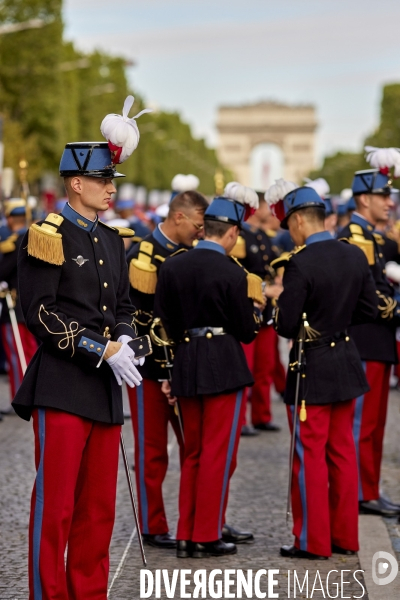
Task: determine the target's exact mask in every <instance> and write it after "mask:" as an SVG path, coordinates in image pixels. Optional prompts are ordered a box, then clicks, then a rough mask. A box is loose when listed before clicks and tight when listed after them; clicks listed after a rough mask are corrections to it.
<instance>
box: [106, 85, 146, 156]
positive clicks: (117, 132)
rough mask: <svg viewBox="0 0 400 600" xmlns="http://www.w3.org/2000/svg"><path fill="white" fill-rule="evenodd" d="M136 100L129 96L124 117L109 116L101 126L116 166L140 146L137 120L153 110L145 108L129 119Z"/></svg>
mask: <svg viewBox="0 0 400 600" xmlns="http://www.w3.org/2000/svg"><path fill="white" fill-rule="evenodd" d="M134 100H135V99H134V97H133V96H128V97H127V98H126V100H125V102H124V108H123V110H122V115H115V114H111V115H107V116H106V117H104V119H103V121H102V123H101V125H100V131H101V133H102V134H103V135H104V137H105V138H106V140H107V141H108V146H109V148H110V150H111V156H112V162H113V164H114V165H116V164H119V163H122V162H124V161H125V160H126V159H127V158H129V157H130V155H131V154H132V152H134V151H135V150H136V148H137V146H138V144H139V139H140V133H139V129H138V126H137V124H136V121H135V119H137V118H138V117H140V115H143V114H144V113H148V112H152V110H151V108H145V109H144V110H142V111H140V113H138V114H137V115H135V116H134V117H132V118H129V117H128V114H129V111H130V110H131V108H132V105H133V103H134Z"/></svg>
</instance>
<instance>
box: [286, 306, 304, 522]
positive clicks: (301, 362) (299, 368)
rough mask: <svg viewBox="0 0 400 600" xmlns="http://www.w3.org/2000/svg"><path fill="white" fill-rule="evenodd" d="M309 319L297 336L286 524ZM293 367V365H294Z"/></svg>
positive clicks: (287, 513)
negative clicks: (306, 326) (304, 348)
mask: <svg viewBox="0 0 400 600" xmlns="http://www.w3.org/2000/svg"><path fill="white" fill-rule="evenodd" d="M306 319H307V315H306V313H303V315H302V324H301V327H300V332H299V336H298V338H297V343H298V348H299V351H298V358H297V364H296V367H295V368H296V371H297V376H296V393H295V397H294V412H293V429H292V437H291V441H290V466H289V481H288V492H287V502H286V525H288V523H289V517H290V507H291V491H292V479H293V461H294V449H295V445H296V427H297V408H298V405H299V394H300V382H301V377H302V375H303V373H302V371H303V368H304V364H305V360H304V359H303V346H304V338H305V325H304V323H305V321H306ZM292 368H293V367H292Z"/></svg>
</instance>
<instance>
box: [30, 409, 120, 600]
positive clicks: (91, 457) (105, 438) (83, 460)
mask: <svg viewBox="0 0 400 600" xmlns="http://www.w3.org/2000/svg"><path fill="white" fill-rule="evenodd" d="M33 429H34V434H35V461H36V470H37V474H36V481H35V486H34V488H33V493H32V502H31V516H30V522H29V589H30V593H29V598H30V600H83V598H90V599H91V600H106V599H107V580H108V569H109V556H108V550H109V546H110V541H111V535H112V530H113V525H114V516H115V499H116V492H117V473H118V448H119V436H120V430H121V427H120V425H109V424H106V423H98V422H96V421H90V420H89V419H84V418H82V417H78V416H76V415H72V414H69V413H65V412H62V411H58V410H53V409H50V408H46V409H44V408H40V409H36V410H35V411H34V413H33ZM67 543H68V554H67V564H66V568H65V565H64V553H65V549H66V546H67Z"/></svg>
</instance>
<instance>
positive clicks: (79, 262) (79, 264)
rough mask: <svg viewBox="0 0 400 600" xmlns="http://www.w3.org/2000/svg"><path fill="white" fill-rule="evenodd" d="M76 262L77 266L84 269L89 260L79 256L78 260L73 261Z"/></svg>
mask: <svg viewBox="0 0 400 600" xmlns="http://www.w3.org/2000/svg"><path fill="white" fill-rule="evenodd" d="M72 260H73V261H74V262H76V264H77V265H78V267H82V266H83V265H84V264H85V262H87V261H88V260H89V259H88V258H83V256H81V255H79V256H77V257H76V258H73V259H72Z"/></svg>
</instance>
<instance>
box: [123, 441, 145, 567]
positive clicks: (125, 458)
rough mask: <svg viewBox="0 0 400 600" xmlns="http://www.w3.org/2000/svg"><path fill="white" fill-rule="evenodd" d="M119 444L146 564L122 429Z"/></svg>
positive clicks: (141, 551) (141, 549) (140, 545)
mask: <svg viewBox="0 0 400 600" xmlns="http://www.w3.org/2000/svg"><path fill="white" fill-rule="evenodd" d="M120 445H121V452H122V457H123V459H124V466H125V473H126V478H127V480H128V487H129V494H130V497H131V502H132V508H133V515H134V517H135V525H136V530H137V532H138V540H139V547H140V553H141V555H142V561H143V564H144V566H146V565H147V561H146V556H145V554H144V548H143V540H142V534H141V532H140V526H139V518H138V513H137V508H136V500H135V496H134V493H133V485H132V478H131V472H130V470H129V463H128V457H127V456H126V449H125V442H124V437H123V435H122V431H121V436H120Z"/></svg>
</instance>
